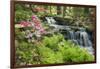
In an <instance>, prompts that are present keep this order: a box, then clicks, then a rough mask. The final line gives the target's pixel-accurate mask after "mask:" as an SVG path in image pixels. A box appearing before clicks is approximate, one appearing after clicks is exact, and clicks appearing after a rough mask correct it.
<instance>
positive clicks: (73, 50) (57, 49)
mask: <svg viewBox="0 0 100 69" xmlns="http://www.w3.org/2000/svg"><path fill="white" fill-rule="evenodd" d="M16 45H17V46H16V55H17V57H16V59H17V64H18V65H22V64H54V63H73V62H85V61H93V60H94V56H93V55H91V54H89V53H88V51H87V50H86V49H83V48H80V47H79V46H78V45H75V44H74V43H73V42H72V41H70V40H65V39H64V37H63V36H62V35H61V34H53V35H52V36H48V37H47V36H44V38H43V39H42V41H39V42H37V41H36V42H35V43H28V42H25V41H20V42H18V44H16Z"/></svg>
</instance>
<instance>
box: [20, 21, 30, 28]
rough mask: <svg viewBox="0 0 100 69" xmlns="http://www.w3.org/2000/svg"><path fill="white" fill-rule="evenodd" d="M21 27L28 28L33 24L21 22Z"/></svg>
mask: <svg viewBox="0 0 100 69" xmlns="http://www.w3.org/2000/svg"><path fill="white" fill-rule="evenodd" d="M20 25H21V26H22V27H28V26H30V25H31V23H29V22H26V21H21V22H20Z"/></svg>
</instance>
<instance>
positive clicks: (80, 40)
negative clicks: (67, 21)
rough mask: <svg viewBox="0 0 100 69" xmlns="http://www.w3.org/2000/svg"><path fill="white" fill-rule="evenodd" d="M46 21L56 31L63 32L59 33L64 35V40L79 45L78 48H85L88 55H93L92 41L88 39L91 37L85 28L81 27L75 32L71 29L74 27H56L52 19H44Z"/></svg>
mask: <svg viewBox="0 0 100 69" xmlns="http://www.w3.org/2000/svg"><path fill="white" fill-rule="evenodd" d="M46 20H47V23H48V24H49V26H53V27H54V28H55V29H57V30H64V31H63V32H62V31H59V32H60V33H62V34H63V35H64V37H65V39H69V40H71V41H72V42H73V43H75V44H77V45H79V46H80V48H86V49H87V50H88V51H89V53H91V54H93V48H92V41H91V39H90V37H91V35H90V34H88V33H87V31H86V30H85V28H82V27H81V28H78V30H77V31H75V30H74V29H72V28H76V27H73V26H64V25H63V26H62V25H57V24H56V21H55V19H54V18H53V17H46Z"/></svg>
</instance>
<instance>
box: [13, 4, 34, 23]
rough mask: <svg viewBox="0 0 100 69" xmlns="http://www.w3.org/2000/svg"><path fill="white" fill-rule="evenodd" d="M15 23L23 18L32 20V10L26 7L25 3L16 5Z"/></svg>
mask: <svg viewBox="0 0 100 69" xmlns="http://www.w3.org/2000/svg"><path fill="white" fill-rule="evenodd" d="M15 9H16V11H15V23H18V22H20V21H23V20H25V21H26V20H30V19H31V16H32V14H33V13H32V11H31V10H29V9H27V8H25V5H24V4H23V5H20V4H17V5H16V7H15Z"/></svg>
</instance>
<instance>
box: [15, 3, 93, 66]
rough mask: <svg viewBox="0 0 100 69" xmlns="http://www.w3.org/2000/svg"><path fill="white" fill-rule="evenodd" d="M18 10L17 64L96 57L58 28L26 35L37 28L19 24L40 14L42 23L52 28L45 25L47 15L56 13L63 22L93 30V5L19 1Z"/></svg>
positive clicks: (50, 15)
mask: <svg viewBox="0 0 100 69" xmlns="http://www.w3.org/2000/svg"><path fill="white" fill-rule="evenodd" d="M15 10H16V11H15V45H16V65H32V64H55V63H74V62H87V61H94V55H92V54H90V53H89V52H88V51H87V49H85V48H80V46H79V45H77V44H75V43H73V42H72V41H71V40H69V39H67V40H66V39H65V38H64V36H63V35H62V34H61V33H59V32H56V33H49V34H42V35H41V36H42V37H39V38H37V37H36V35H33V36H32V37H31V38H25V37H26V34H25V33H26V31H27V30H30V31H31V34H32V33H34V31H35V30H33V28H32V27H24V28H23V27H18V26H17V24H20V23H21V22H22V21H24V22H26V23H27V22H32V15H37V17H38V18H39V20H40V21H41V22H42V23H41V24H42V25H43V27H44V28H45V29H46V31H48V30H49V32H50V31H51V30H52V28H49V27H48V25H46V23H47V22H46V21H45V17H46V16H48V17H54V18H55V20H58V21H59V22H60V23H61V22H62V24H63V25H71V26H82V27H84V28H86V29H88V30H91V31H92V30H93V29H94V28H93V23H94V19H93V18H91V16H92V17H93V15H94V13H92V12H93V10H94V9H93V8H84V7H83V8H81V7H65V6H49V5H48V6H47V5H31V4H30V5H28V4H16V6H15ZM90 12H91V13H90ZM30 31H29V32H30Z"/></svg>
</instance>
